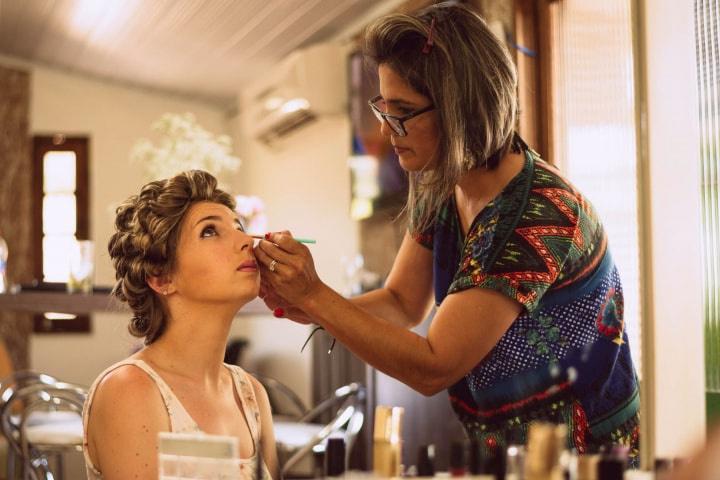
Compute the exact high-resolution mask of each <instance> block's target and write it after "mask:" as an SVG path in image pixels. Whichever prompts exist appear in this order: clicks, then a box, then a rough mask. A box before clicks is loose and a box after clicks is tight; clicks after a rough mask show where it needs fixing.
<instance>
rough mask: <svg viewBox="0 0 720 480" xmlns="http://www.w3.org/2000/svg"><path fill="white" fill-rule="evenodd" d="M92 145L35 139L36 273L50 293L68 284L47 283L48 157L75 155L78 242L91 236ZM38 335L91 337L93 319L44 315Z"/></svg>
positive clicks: (38, 318)
mask: <svg viewBox="0 0 720 480" xmlns="http://www.w3.org/2000/svg"><path fill="white" fill-rule="evenodd" d="M89 146H90V141H89V139H88V138H87V137H81V136H65V135H62V134H55V135H34V136H33V137H32V157H33V165H32V167H33V178H32V203H33V218H32V231H33V243H32V271H33V276H34V278H35V279H37V282H38V285H39V286H40V287H42V288H45V289H47V290H61V291H64V290H65V284H63V283H58V282H44V281H43V247H42V241H43V196H44V192H43V183H44V157H45V154H46V153H48V152H51V151H72V152H73V153H75V200H76V216H77V218H76V220H77V224H76V230H75V237H76V238H77V239H78V240H88V239H89V236H90V198H89V196H90V172H89V161H88V152H89ZM33 332H34V333H63V332H67V333H89V332H90V317H89V316H88V315H78V316H76V317H75V318H74V319H72V320H50V319H48V318H45V316H44V315H43V314H38V315H34V318H33Z"/></svg>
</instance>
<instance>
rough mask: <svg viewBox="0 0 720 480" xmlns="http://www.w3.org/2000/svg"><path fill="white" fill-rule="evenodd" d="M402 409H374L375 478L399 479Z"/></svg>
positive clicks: (400, 469)
mask: <svg viewBox="0 0 720 480" xmlns="http://www.w3.org/2000/svg"><path fill="white" fill-rule="evenodd" d="M403 413H404V410H403V408H402V407H385V406H382V405H378V406H377V407H376V408H375V428H374V430H373V472H374V473H375V476H377V477H385V478H389V477H399V476H400V475H401V473H402V459H401V456H402V417H403Z"/></svg>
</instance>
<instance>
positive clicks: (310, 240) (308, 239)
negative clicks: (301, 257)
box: [250, 235, 317, 243]
mask: <svg viewBox="0 0 720 480" xmlns="http://www.w3.org/2000/svg"><path fill="white" fill-rule="evenodd" d="M250 236H251V237H252V238H258V239H260V240H265V235H250ZM293 240H295V241H296V242H300V243H317V241H315V240H313V239H312V238H293Z"/></svg>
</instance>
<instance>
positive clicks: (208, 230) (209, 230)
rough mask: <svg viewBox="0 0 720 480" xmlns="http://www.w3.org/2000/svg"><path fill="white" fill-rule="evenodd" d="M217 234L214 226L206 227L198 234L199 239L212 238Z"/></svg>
mask: <svg viewBox="0 0 720 480" xmlns="http://www.w3.org/2000/svg"><path fill="white" fill-rule="evenodd" d="M217 234H218V233H217V229H216V228H215V225H207V226H205V227H204V228H203V229H202V231H201V232H200V238H205V237H214V236H216V235H217Z"/></svg>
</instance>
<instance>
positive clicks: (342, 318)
mask: <svg viewBox="0 0 720 480" xmlns="http://www.w3.org/2000/svg"><path fill="white" fill-rule="evenodd" d="M300 305H301V307H302V308H303V309H304V310H305V311H307V312H310V314H311V315H313V316H314V317H315V318H316V319H317V321H318V323H319V324H320V325H322V326H323V327H324V328H325V329H326V330H327V331H328V332H329V333H330V334H331V335H333V336H335V337H336V338H337V340H338V341H340V342H341V343H342V344H343V345H345V346H346V347H347V348H349V349H350V350H351V351H352V352H353V353H355V354H356V355H357V356H358V357H360V358H361V359H362V360H364V361H365V362H367V363H369V364H370V365H372V366H374V367H375V368H377V369H378V370H380V371H382V372H384V373H386V374H387V375H390V376H391V377H394V378H396V379H398V380H400V381H401V382H403V383H405V384H407V385H408V386H410V387H411V388H413V389H414V390H417V391H418V392H420V393H422V394H424V395H434V394H436V393H438V392H440V391H442V390H444V389H446V388H447V387H449V386H451V385H453V384H454V383H455V382H457V381H458V380H460V379H461V378H462V377H463V376H464V375H466V374H467V373H468V372H469V371H470V370H471V369H472V368H473V367H475V365H477V364H478V363H480V361H481V360H482V359H483V358H484V357H485V355H487V354H488V353H489V352H490V350H492V348H493V347H494V346H495V344H497V342H498V341H499V340H500V338H501V337H502V336H503V334H504V333H505V331H507V329H508V328H509V327H510V325H511V324H512V322H513V321H514V320H515V319H516V318H517V316H518V315H519V314H520V312H521V311H522V306H521V305H520V304H519V303H517V302H515V301H514V300H511V299H510V298H508V297H506V296H505V295H503V294H501V293H499V292H496V291H493V290H487V289H481V288H471V289H469V290H464V291H462V292H458V293H454V294H451V295H448V296H447V297H446V298H445V300H444V301H443V303H442V304H441V305H440V307H439V308H438V311H437V313H436V314H435V317H434V318H433V322H432V324H431V325H430V329H429V331H428V335H427V337H423V336H421V335H418V334H416V333H414V332H412V331H409V330H407V329H405V328H402V327H398V326H396V325H392V324H389V323H387V322H384V321H382V320H381V319H379V318H378V317H375V316H373V315H370V314H368V313H367V312H365V311H363V310H360V309H358V308H357V307H355V306H354V305H352V304H350V303H349V302H347V301H346V300H344V299H343V298H342V297H341V296H340V295H338V294H337V293H335V292H334V291H332V290H331V289H330V288H328V287H326V286H323V288H321V289H319V290H318V291H316V292H314V293H313V294H312V295H309V296H307V297H306V298H305V299H304V300H303V301H301V302H300Z"/></svg>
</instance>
